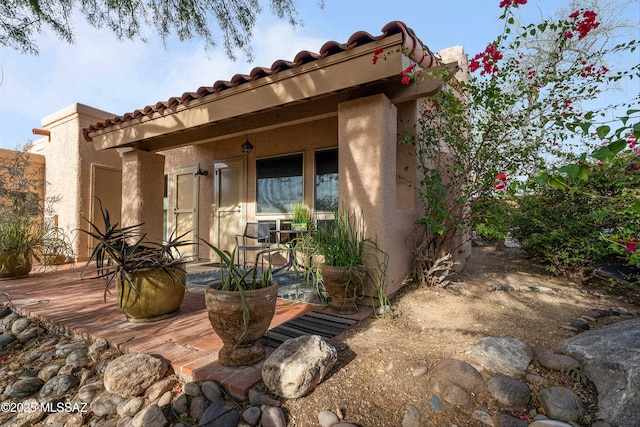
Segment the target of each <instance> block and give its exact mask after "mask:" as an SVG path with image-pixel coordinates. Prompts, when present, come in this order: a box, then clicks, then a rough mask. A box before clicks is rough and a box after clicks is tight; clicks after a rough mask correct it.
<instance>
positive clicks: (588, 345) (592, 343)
mask: <svg viewBox="0 0 640 427" xmlns="http://www.w3.org/2000/svg"><path fill="white" fill-rule="evenodd" d="M559 349H560V351H562V352H563V353H567V354H569V355H571V356H573V357H574V358H576V359H577V360H578V361H579V362H581V363H582V364H583V365H584V367H585V370H586V372H587V375H588V377H589V379H590V380H591V381H593V383H594V384H595V386H596V388H597V389H598V417H599V418H601V419H604V420H607V421H608V422H609V423H611V424H612V425H621V426H623V425H634V424H635V423H636V422H637V420H640V387H638V384H640V318H638V319H632V320H627V321H623V322H618V323H614V324H612V325H608V326H605V327H603V328H599V329H594V330H590V331H587V332H583V333H582V334H580V335H577V336H575V337H573V338H569V339H567V340H565V341H563V342H561V343H560V346H559Z"/></svg>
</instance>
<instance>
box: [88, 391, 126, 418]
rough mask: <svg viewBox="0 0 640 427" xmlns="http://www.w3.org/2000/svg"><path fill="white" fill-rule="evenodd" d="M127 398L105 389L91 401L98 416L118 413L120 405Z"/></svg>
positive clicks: (92, 408) (92, 407)
mask: <svg viewBox="0 0 640 427" xmlns="http://www.w3.org/2000/svg"><path fill="white" fill-rule="evenodd" d="M124 400H125V398H124V397H122V396H120V395H119V394H116V393H111V392H108V391H105V392H103V393H100V394H99V395H98V397H96V398H95V399H94V400H93V401H92V402H91V405H90V407H91V410H92V411H93V412H94V413H95V414H96V415H98V416H108V415H114V414H116V413H118V405H120V404H121V403H122V402H123V401H124Z"/></svg>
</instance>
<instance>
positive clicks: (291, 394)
mask: <svg viewBox="0 0 640 427" xmlns="http://www.w3.org/2000/svg"><path fill="white" fill-rule="evenodd" d="M337 360H338V352H337V351H336V349H335V348H334V347H333V346H332V345H331V344H329V343H327V342H326V341H325V340H323V339H322V338H321V337H320V336H318V335H301V336H299V337H297V338H291V339H288V340H286V341H285V342H284V343H282V344H281V345H280V347H278V348H277V349H276V350H275V351H274V352H273V353H272V354H271V355H270V356H269V357H268V358H267V360H265V362H264V365H263V367H262V380H263V382H264V384H265V386H266V387H267V388H268V389H269V391H271V392H272V393H274V394H276V395H278V396H280V397H283V398H285V399H295V398H298V397H302V396H304V395H306V394H307V393H309V392H310V391H311V390H313V389H314V388H315V387H316V386H317V385H318V384H319V383H320V382H321V381H322V380H323V379H324V377H325V376H326V375H327V374H328V373H329V371H330V370H331V368H333V365H334V364H335V363H336V361H337ZM263 418H264V413H263Z"/></svg>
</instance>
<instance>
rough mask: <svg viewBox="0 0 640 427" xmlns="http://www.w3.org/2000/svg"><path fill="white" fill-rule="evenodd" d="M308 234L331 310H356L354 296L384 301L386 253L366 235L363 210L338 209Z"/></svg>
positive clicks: (380, 302) (383, 302)
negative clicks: (360, 212) (325, 223)
mask: <svg viewBox="0 0 640 427" xmlns="http://www.w3.org/2000/svg"><path fill="white" fill-rule="evenodd" d="M310 238H311V239H312V242H313V243H312V244H313V246H315V252H316V254H319V255H320V256H321V260H322V261H321V262H320V263H319V264H318V267H317V268H318V270H319V273H320V274H319V276H320V277H321V278H322V283H323V285H324V288H325V290H326V292H327V294H328V295H329V297H330V298H331V303H330V304H329V306H328V308H329V309H330V310H331V311H333V312H336V313H339V314H353V313H356V312H357V311H358V306H357V303H356V302H357V300H359V299H362V298H364V297H365V296H367V295H369V296H371V297H372V298H373V297H374V296H375V297H377V298H378V302H377V304H380V305H386V295H385V293H384V286H385V283H386V268H387V261H388V256H387V254H386V253H385V252H384V251H382V250H381V249H380V247H379V246H378V245H377V243H376V242H375V240H373V239H371V238H367V237H365V228H364V219H363V216H362V214H361V215H360V216H359V217H358V216H357V215H356V214H355V212H352V211H350V210H348V209H346V208H343V209H339V210H338V211H337V212H336V213H335V219H334V220H333V222H332V223H331V225H329V226H323V227H318V228H317V230H316V231H314V232H313V233H312V234H311V235H310ZM303 246H305V245H303ZM374 294H375V295H374ZM373 305H376V302H375V301H374V302H373Z"/></svg>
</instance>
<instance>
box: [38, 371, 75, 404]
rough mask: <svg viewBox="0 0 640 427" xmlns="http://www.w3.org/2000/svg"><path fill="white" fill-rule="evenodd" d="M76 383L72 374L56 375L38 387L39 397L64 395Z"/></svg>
mask: <svg viewBox="0 0 640 427" xmlns="http://www.w3.org/2000/svg"><path fill="white" fill-rule="evenodd" d="M77 384H78V379H77V378H76V377H74V376H73V375H56V376H55V377H53V378H51V379H50V380H49V381H47V382H46V383H45V384H44V385H43V386H42V388H41V389H40V394H39V396H40V398H41V399H43V398H47V397H58V396H62V395H64V394H65V393H66V392H68V391H69V390H71V389H72V388H73V387H75V386H76V385H77Z"/></svg>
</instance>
